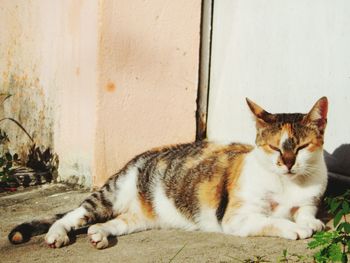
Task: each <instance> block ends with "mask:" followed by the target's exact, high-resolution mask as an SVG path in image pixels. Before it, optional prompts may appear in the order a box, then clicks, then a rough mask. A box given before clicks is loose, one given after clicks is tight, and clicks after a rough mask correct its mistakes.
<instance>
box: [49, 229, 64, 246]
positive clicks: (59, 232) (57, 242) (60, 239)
mask: <svg viewBox="0 0 350 263" xmlns="http://www.w3.org/2000/svg"><path fill="white" fill-rule="evenodd" d="M45 242H46V244H48V246H49V247H51V248H59V247H63V246H66V245H68V244H69V237H68V235H67V232H66V230H65V229H64V228H63V227H62V228H60V227H51V228H50V230H49V232H48V233H47V234H46V236H45Z"/></svg>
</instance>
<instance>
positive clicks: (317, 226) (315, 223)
mask: <svg viewBox="0 0 350 263" xmlns="http://www.w3.org/2000/svg"><path fill="white" fill-rule="evenodd" d="M298 225H301V226H304V227H309V228H311V229H312V231H313V232H317V231H321V230H323V229H324V228H325V225H324V224H323V222H322V221H321V220H319V219H316V218H307V219H303V220H302V221H300V222H298Z"/></svg>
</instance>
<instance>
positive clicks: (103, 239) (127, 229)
mask: <svg viewBox="0 0 350 263" xmlns="http://www.w3.org/2000/svg"><path fill="white" fill-rule="evenodd" d="M154 225H155V223H154V222H153V221H150V220H148V219H146V218H144V217H143V216H140V215H138V214H134V213H125V214H121V215H119V216H118V217H116V218H114V219H111V220H109V221H107V222H105V223H101V224H95V225H92V226H90V227H89V229H88V235H89V236H90V241H91V244H92V245H93V246H94V247H96V248H98V249H103V248H106V247H107V246H108V237H109V236H120V235H125V234H130V233H133V232H139V231H143V230H147V229H150V228H152V227H154Z"/></svg>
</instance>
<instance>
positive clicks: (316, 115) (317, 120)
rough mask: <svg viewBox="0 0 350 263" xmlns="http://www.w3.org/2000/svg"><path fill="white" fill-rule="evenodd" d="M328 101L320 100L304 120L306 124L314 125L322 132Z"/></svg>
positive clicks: (324, 125)
mask: <svg viewBox="0 0 350 263" xmlns="http://www.w3.org/2000/svg"><path fill="white" fill-rule="evenodd" d="M327 112H328V99H327V97H322V98H320V99H319V100H318V101H317V102H316V103H315V105H314V106H313V107H312V109H311V110H310V112H309V113H308V114H307V115H306V117H305V118H304V121H306V122H307V123H313V124H316V125H317V127H318V129H319V130H320V131H322V132H323V131H324V129H325V128H326V125H327Z"/></svg>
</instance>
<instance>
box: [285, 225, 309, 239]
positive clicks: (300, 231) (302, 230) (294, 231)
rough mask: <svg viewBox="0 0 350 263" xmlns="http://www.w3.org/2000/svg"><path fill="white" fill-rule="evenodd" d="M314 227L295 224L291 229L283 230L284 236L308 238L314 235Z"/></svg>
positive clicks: (288, 237)
mask: <svg viewBox="0 0 350 263" xmlns="http://www.w3.org/2000/svg"><path fill="white" fill-rule="evenodd" d="M312 233H313V231H312V229H311V228H309V227H304V226H295V227H293V228H290V229H285V230H283V231H282V237H284V238H287V239H291V240H297V239H306V238H309V237H311V236H312Z"/></svg>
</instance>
